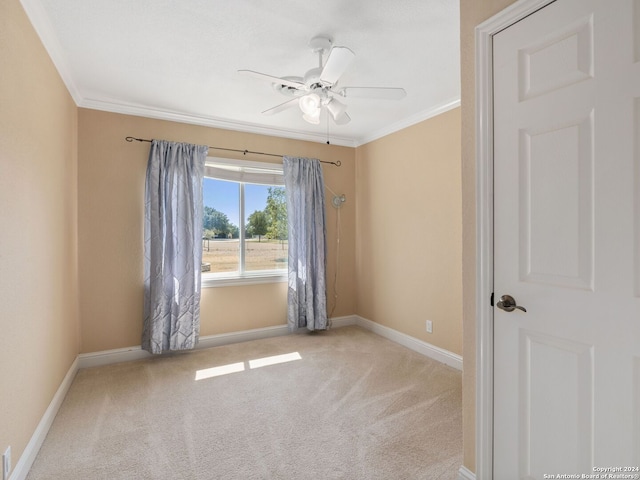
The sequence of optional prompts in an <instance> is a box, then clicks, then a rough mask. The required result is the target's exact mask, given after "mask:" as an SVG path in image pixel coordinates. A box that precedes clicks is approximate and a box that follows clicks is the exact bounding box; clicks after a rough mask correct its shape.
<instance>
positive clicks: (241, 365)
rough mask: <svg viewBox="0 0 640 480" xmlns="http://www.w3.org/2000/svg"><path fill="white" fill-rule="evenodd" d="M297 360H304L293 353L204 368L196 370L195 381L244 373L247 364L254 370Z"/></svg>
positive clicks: (296, 353)
mask: <svg viewBox="0 0 640 480" xmlns="http://www.w3.org/2000/svg"><path fill="white" fill-rule="evenodd" d="M296 360H302V357H301V356H300V354H299V353H298V352H291V353H284V354H282V355H273V356H271V357H264V358H257V359H255V360H249V361H248V362H238V363H230V364H228V365H221V366H219V367H211V368H204V369H202V370H196V378H195V380H196V381H198V380H205V379H207V378H213V377H220V376H222V375H229V374H231V373H238V372H244V371H245V367H246V364H248V365H249V368H250V369H254V368H261V367H268V366H270V365H278V364H280V363H288V362H294V361H296Z"/></svg>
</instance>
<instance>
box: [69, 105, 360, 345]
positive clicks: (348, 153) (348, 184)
mask: <svg viewBox="0 0 640 480" xmlns="http://www.w3.org/2000/svg"><path fill="white" fill-rule="evenodd" d="M128 135H131V136H135V137H141V138H159V139H166V140H175V141H184V142H190V143H197V144H204V145H213V146H220V147H225V148H236V149H241V150H242V149H247V150H253V151H262V152H274V153H283V154H291V155H298V156H305V157H316V158H320V159H321V160H331V161H336V160H340V161H341V162H342V166H341V167H334V166H330V165H325V166H324V175H325V183H326V184H327V186H329V188H331V189H332V190H333V191H335V192H339V193H344V194H345V195H346V197H347V202H346V203H345V204H344V206H343V207H342V210H341V240H340V268H339V278H338V285H339V299H338V304H337V307H336V309H335V311H334V316H341V315H350V314H353V313H355V310H356V295H355V283H356V282H355V260H354V259H355V228H354V224H355V150H354V149H353V148H347V147H340V146H333V145H326V144H320V143H312V142H304V141H297V140H287V139H283V138H278V137H270V136H262V135H255V134H249V133H241V132H235V131H229V130H220V129H215V128H208V127H200V126H194V125H187V124H183V123H175V122H168V121H163V120H153V119H148V118H142V117H135V116H129V115H120V114H114V113H107V112H99V111H96V110H87V109H80V110H79V133H78V176H79V181H78V183H79V189H78V203H79V211H78V222H79V227H78V228H79V275H80V314H81V315H80V316H81V321H82V345H81V351H82V352H94V351H99V350H107V349H113V348H121V347H129V346H133V345H140V334H141V331H142V301H143V290H142V282H143V273H142V258H143V257H142V255H143V252H142V248H143V245H142V242H143V213H144V211H143V207H144V206H143V201H144V181H145V171H146V164H147V158H148V155H149V144H148V143H137V142H135V143H128V142H126V141H125V140H124V138H125V137H126V136H128ZM210 155H216V156H227V157H229V158H246V159H247V160H255V161H278V160H277V159H273V158H271V157H264V156H257V155H254V156H251V155H247V156H246V157H243V156H242V154H230V153H227V152H220V151H215V150H211V151H210ZM327 194H328V198H331V195H330V194H329V193H328V192H327ZM335 220H336V211H335V209H334V208H332V207H330V206H329V205H328V206H327V235H328V237H327V243H328V265H327V269H328V272H327V273H328V276H327V278H328V285H327V287H328V290H329V292H332V291H333V279H334V272H335V265H336V228H335V224H336V222H335ZM286 296H287V288H286V284H285V283H278V284H267V285H251V286H234V287H218V288H206V289H203V292H202V302H201V312H200V313H201V332H200V333H201V335H213V334H218V333H226V332H231V331H238V330H247V329H253V328H261V327H268V326H273V325H283V324H285V323H286ZM332 306H333V300H332V296H331V295H329V308H331V307H332Z"/></svg>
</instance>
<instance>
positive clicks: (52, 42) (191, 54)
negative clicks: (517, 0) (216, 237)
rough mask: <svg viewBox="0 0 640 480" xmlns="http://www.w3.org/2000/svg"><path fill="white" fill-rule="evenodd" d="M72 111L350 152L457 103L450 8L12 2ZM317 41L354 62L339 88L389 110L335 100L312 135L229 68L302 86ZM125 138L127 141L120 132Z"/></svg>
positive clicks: (454, 15) (277, 99)
mask: <svg viewBox="0 0 640 480" xmlns="http://www.w3.org/2000/svg"><path fill="white" fill-rule="evenodd" d="M22 4H23V6H24V8H25V10H26V12H27V14H28V15H29V18H30V19H31V22H32V23H33V25H34V27H35V28H36V31H37V32H38V34H39V35H40V37H41V39H42V41H43V43H44V45H45V47H46V48H47V50H48V52H49V54H50V56H51V58H52V60H53V62H54V63H55V65H56V67H57V68H58V71H59V72H60V74H61V76H62V78H63V80H64V81H65V83H66V85H67V87H68V88H69V91H70V92H71V95H72V96H73V97H74V99H75V101H76V103H77V104H78V105H79V106H81V107H87V108H95V109H99V110H107V111H113V112H121V113H130V114H136V115H142V116H147V117H153V118H164V119H169V120H177V121H182V122H187V123H195V124H201V125H210V126H215V127H221V128H229V129H234V130H240V131H250V132H256V133H263V134H268V135H278V136H283V137H289V138H300V139H306V140H312V141H322V142H324V141H326V140H327V134H328V136H329V139H330V140H331V143H334V144H341V145H350V146H356V145H360V144H362V143H366V142H367V141H370V140H373V139H375V138H378V137H380V136H383V135H385V134H387V133H390V132H392V131H395V130H399V129H401V128H404V127H406V126H408V125H411V124H413V123H416V122H418V121H420V120H423V119H425V118H428V117H429V116H432V115H433V114H435V113H438V112H440V111H444V110H446V109H448V108H451V107H452V106H455V105H458V104H459V99H460V57H459V2H458V0H392V1H389V0H385V1H383V0H324V1H317V0H316V1H309V0H281V1H279V2H265V1H262V0H236V1H222V0H179V1H178V0H22ZM318 34H325V35H328V36H330V37H331V38H332V39H333V42H334V44H335V45H341V46H346V47H349V48H350V49H351V50H352V51H353V52H355V55H356V56H355V60H354V61H353V63H352V64H351V65H350V67H349V68H348V70H347V71H346V73H345V74H344V75H343V76H342V77H341V79H340V82H339V84H340V85H341V86H358V87H369V86H380V87H403V88H404V89H405V90H406V91H407V96H406V97H405V98H404V99H402V100H399V101H391V100H372V99H359V98H352V99H345V100H344V103H346V104H347V105H348V113H349V115H350V116H351V122H350V123H349V124H347V125H335V124H334V123H333V122H331V121H329V122H327V121H326V120H325V119H324V118H323V119H322V121H321V123H320V125H311V124H309V123H307V122H305V121H304V120H303V119H302V115H301V112H300V110H299V109H297V108H291V109H288V110H285V111H284V112H281V113H278V114H276V115H272V116H267V115H263V114H262V113H261V112H262V111H263V110H267V109H269V108H271V107H273V106H276V105H278V104H280V103H282V102H284V101H286V100H287V97H285V96H283V95H282V94H280V93H278V92H276V91H275V90H274V89H273V88H272V86H271V84H270V83H269V82H266V81H262V80H260V79H257V78H253V77H250V76H246V75H241V74H239V73H238V72H237V71H238V70H240V69H249V70H255V71H259V72H263V73H267V74H269V75H274V76H278V77H281V76H303V75H304V73H305V72H306V71H307V70H309V69H311V68H314V67H317V66H318V58H317V56H316V55H315V54H314V53H313V52H312V51H311V50H310V49H309V47H308V43H309V40H310V39H311V38H312V37H314V36H316V35H318ZM131 134H132V135H135V132H131Z"/></svg>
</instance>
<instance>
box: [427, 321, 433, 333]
mask: <svg viewBox="0 0 640 480" xmlns="http://www.w3.org/2000/svg"><path fill="white" fill-rule="evenodd" d="M427 333H433V322H432V321H431V320H427Z"/></svg>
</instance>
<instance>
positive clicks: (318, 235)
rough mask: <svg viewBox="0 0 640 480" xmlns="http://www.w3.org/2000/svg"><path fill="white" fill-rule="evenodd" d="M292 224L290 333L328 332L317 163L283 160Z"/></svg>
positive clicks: (323, 225)
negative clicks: (303, 329) (306, 330)
mask: <svg viewBox="0 0 640 480" xmlns="http://www.w3.org/2000/svg"><path fill="white" fill-rule="evenodd" d="M283 164H284V167H283V168H284V182H285V190H286V195H287V216H288V220H289V291H288V308H287V321H288V324H289V330H291V331H295V330H297V329H298V328H302V327H307V329H308V330H312V331H313V330H326V328H327V289H326V264H327V262H326V258H327V248H326V241H325V237H326V233H327V228H326V223H325V210H324V179H323V175H322V167H321V165H320V162H319V161H318V160H316V159H310V158H294V157H284V159H283Z"/></svg>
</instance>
